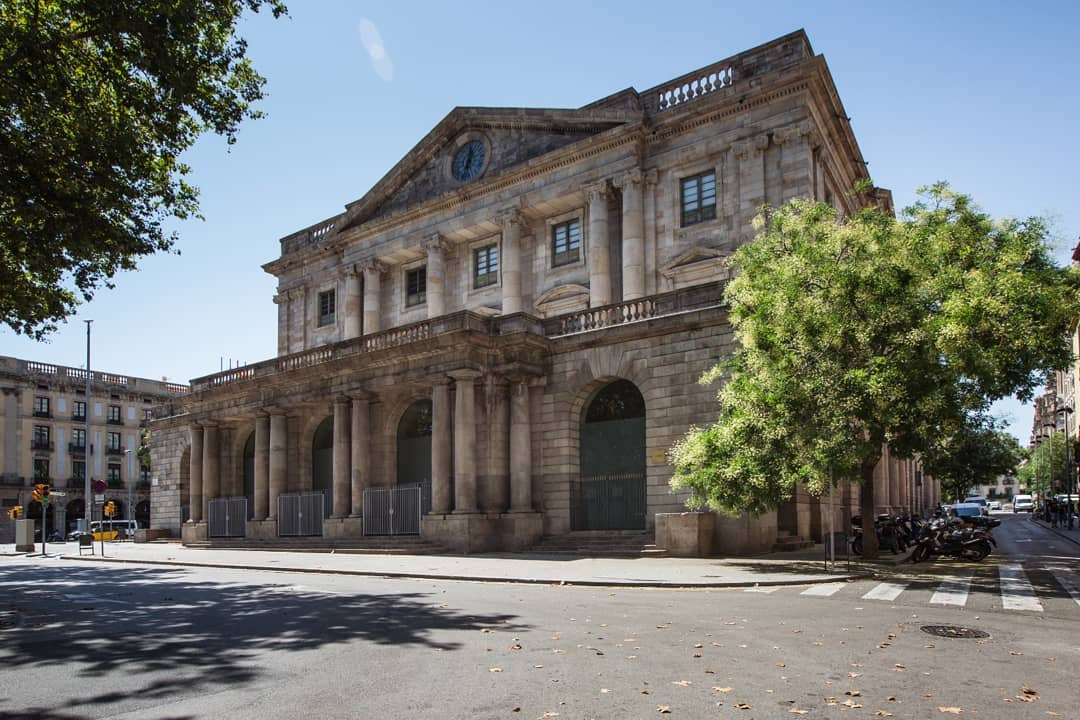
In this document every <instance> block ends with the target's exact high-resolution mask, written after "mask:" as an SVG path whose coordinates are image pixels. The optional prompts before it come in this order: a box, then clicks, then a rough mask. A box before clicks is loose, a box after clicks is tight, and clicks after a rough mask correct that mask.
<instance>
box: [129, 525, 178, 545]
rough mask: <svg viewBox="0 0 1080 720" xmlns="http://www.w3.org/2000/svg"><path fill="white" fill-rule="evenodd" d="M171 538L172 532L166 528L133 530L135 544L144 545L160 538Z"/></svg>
mask: <svg viewBox="0 0 1080 720" xmlns="http://www.w3.org/2000/svg"><path fill="white" fill-rule="evenodd" d="M172 536H173V533H172V530H169V529H167V528H137V529H136V530H135V542H137V543H144V542H150V541H151V540H160V539H162V538H171V537H172Z"/></svg>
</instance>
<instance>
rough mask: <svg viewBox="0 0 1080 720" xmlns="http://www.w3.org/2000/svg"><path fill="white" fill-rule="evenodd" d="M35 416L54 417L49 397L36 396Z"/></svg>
mask: <svg viewBox="0 0 1080 720" xmlns="http://www.w3.org/2000/svg"><path fill="white" fill-rule="evenodd" d="M34 417H46V418H47V417H52V412H50V410H49V398H47V397H36V396H35V397H34Z"/></svg>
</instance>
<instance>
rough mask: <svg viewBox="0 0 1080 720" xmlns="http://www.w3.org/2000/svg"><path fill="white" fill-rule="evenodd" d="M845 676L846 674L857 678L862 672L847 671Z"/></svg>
mask: <svg viewBox="0 0 1080 720" xmlns="http://www.w3.org/2000/svg"><path fill="white" fill-rule="evenodd" d="M847 676H848V677H849V678H857V677H861V676H862V673H857V672H849V673H848V674H847Z"/></svg>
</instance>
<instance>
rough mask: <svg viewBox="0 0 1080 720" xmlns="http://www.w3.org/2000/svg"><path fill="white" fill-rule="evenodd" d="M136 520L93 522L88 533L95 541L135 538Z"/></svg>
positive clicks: (137, 527)
mask: <svg viewBox="0 0 1080 720" xmlns="http://www.w3.org/2000/svg"><path fill="white" fill-rule="evenodd" d="M138 529H139V521H138V520H94V521H92V522H91V523H90V532H91V533H93V535H94V539H95V540H128V539H131V538H133V537H135V531H136V530H138Z"/></svg>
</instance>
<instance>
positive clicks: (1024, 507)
mask: <svg viewBox="0 0 1080 720" xmlns="http://www.w3.org/2000/svg"><path fill="white" fill-rule="evenodd" d="M1034 506H1035V502H1034V501H1033V500H1032V497H1031V496H1030V495H1013V513H1014V514H1015V513H1018V512H1031V510H1032V508H1033V507H1034Z"/></svg>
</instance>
